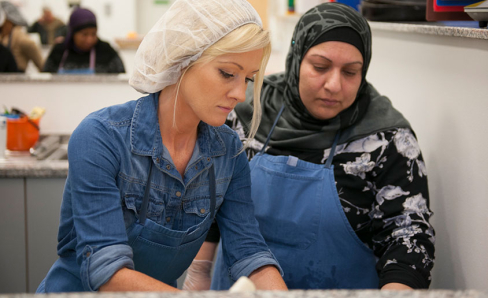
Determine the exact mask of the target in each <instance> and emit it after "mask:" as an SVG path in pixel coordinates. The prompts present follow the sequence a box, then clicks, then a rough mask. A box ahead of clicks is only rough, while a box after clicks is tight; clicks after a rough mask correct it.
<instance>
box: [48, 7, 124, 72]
mask: <svg viewBox="0 0 488 298" xmlns="http://www.w3.org/2000/svg"><path fill="white" fill-rule="evenodd" d="M43 71H44V72H51V73H59V74H95V73H122V72H125V69H124V64H123V63H122V60H121V59H120V57H119V55H118V54H117V52H116V51H115V50H114V49H113V48H112V47H111V46H110V44H109V43H107V42H105V41H102V40H100V39H99V38H98V36H97V19H96V17H95V14H93V12H91V11H90V10H88V9H85V8H77V9H76V10H74V11H73V12H72V13H71V16H70V19H69V24H68V34H67V36H66V39H65V41H64V43H61V44H57V45H55V46H54V47H53V48H52V50H51V53H50V54H49V56H48V58H47V60H46V63H45V65H44V70H43Z"/></svg>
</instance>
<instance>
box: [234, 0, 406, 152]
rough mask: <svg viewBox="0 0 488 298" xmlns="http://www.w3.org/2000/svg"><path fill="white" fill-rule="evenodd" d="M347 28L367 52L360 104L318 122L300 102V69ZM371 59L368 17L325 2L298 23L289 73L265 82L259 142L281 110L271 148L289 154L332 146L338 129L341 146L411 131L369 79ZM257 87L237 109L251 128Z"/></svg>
mask: <svg viewBox="0 0 488 298" xmlns="http://www.w3.org/2000/svg"><path fill="white" fill-rule="evenodd" d="M343 27H348V28H351V29H353V30H354V31H355V32H357V33H358V34H359V36H360V38H361V41H362V45H363V47H364V50H363V51H361V53H362V54H363V58H364V63H363V70H362V82H361V86H360V88H359V91H358V94H357V97H356V100H355V101H354V103H353V104H352V105H351V106H350V107H349V108H347V109H346V110H344V111H342V112H341V113H339V114H338V115H337V116H336V117H334V118H332V119H329V120H318V119H316V118H314V117H313V116H312V115H311V114H310V113H309V112H308V111H307V109H306V108H305V106H304V105H303V103H302V100H301V99H300V95H299V90H298V81H299V74H300V65H301V63H302V59H303V57H304V56H305V54H306V53H307V51H308V50H309V49H310V48H311V47H312V46H314V45H316V44H317V43H316V41H317V40H319V38H320V37H321V36H322V35H324V34H325V33H328V32H330V31H331V30H334V29H337V28H343ZM370 61H371V30H370V28H369V25H368V23H367V21H366V19H365V18H364V17H363V16H361V15H360V14H359V13H358V12H357V11H356V10H354V9H352V8H351V7H349V6H347V5H345V4H342V3H323V4H320V5H318V6H316V7H314V8H312V9H311V10H309V11H308V12H306V13H305V14H304V15H303V16H302V17H301V18H300V20H299V21H298V24H297V25H296V27H295V31H294V33H293V38H292V42H291V45H290V50H289V52H288V56H287V58H286V67H285V72H284V73H278V74H275V75H269V76H267V77H266V78H265V80H264V84H263V89H262V93H261V101H262V106H263V118H262V120H261V125H260V126H259V129H258V131H257V133H256V139H257V140H258V141H260V142H264V141H265V140H266V137H267V136H268V133H269V131H270V129H271V126H272V125H273V122H274V120H275V118H276V116H277V114H278V112H279V110H280V108H281V106H282V104H283V103H284V104H285V110H284V112H283V114H282V116H281V117H280V119H279V121H278V124H277V125H276V128H275V130H274V132H273V134H272V136H271V140H270V142H269V145H270V146H271V147H273V148H274V149H279V148H283V149H284V150H285V151H313V150H323V149H326V148H330V146H331V145H332V142H333V139H334V137H335V135H336V133H337V131H338V130H342V131H343V133H342V134H341V139H340V140H339V143H345V142H348V141H352V140H355V139H359V138H361V137H365V136H367V135H369V134H372V133H374V132H378V131H381V130H385V129H388V128H394V127H409V124H408V121H407V120H405V118H404V117H403V116H402V115H401V114H400V113H399V112H398V111H396V110H395V109H394V108H393V107H392V105H391V103H390V101H389V100H388V98H386V97H384V96H381V95H379V93H378V92H377V91H376V90H375V89H374V88H373V86H372V85H371V84H369V83H368V82H367V81H366V73H367V70H368V67H369V64H370ZM252 100H253V96H252V86H249V87H248V92H247V93H246V101H245V102H244V103H242V104H238V105H237V106H236V108H235V111H236V113H237V116H238V118H239V120H240V121H241V122H242V123H243V125H244V127H245V128H246V129H247V128H248V127H247V125H249V123H250V120H251V117H252Z"/></svg>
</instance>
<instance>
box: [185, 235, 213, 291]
mask: <svg viewBox="0 0 488 298" xmlns="http://www.w3.org/2000/svg"><path fill="white" fill-rule="evenodd" d="M217 245H218V243H216V242H209V241H205V242H203V244H202V247H201V248H200V250H199V251H198V253H197V255H196V256H195V259H194V260H193V262H192V263H191V265H190V267H188V270H187V271H186V278H185V282H184V283H183V290H185V291H208V290H210V283H211V282H212V276H211V272H212V264H213V259H214V258H215V251H216V250H217Z"/></svg>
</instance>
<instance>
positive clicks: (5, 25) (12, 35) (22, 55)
mask: <svg viewBox="0 0 488 298" xmlns="http://www.w3.org/2000/svg"><path fill="white" fill-rule="evenodd" d="M0 7H1V8H2V10H3V12H4V14H5V19H4V21H3V22H1V23H0V42H1V44H2V45H3V46H4V47H5V48H7V50H9V51H10V52H11V53H12V55H13V56H14V58H15V62H16V64H17V68H18V70H19V71H20V72H25V70H26V69H27V65H28V64H29V61H32V62H33V63H34V65H35V66H36V67H37V69H38V70H39V71H41V70H42V68H43V65H44V61H43V59H42V55H41V51H40V49H39V48H38V47H37V45H36V43H35V42H34V41H33V40H32V39H30V38H29V35H27V33H26V32H25V30H24V28H23V27H25V26H27V21H26V20H25V19H24V17H23V16H22V14H21V13H20V11H19V10H18V9H17V7H15V5H13V4H12V3H10V2H8V1H0Z"/></svg>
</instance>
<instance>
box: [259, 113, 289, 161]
mask: <svg viewBox="0 0 488 298" xmlns="http://www.w3.org/2000/svg"><path fill="white" fill-rule="evenodd" d="M284 109H285V104H284V103H283V104H281V109H280V111H279V112H278V116H276V119H275V121H274V123H273V126H271V130H270V131H269V133H268V138H267V139H266V142H265V143H264V145H263V148H261V151H259V153H263V152H264V150H265V149H266V147H268V143H269V140H270V139H271V134H272V133H273V131H274V129H275V126H276V124H277V123H278V120H279V119H280V117H281V114H282V113H283V110H284Z"/></svg>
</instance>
